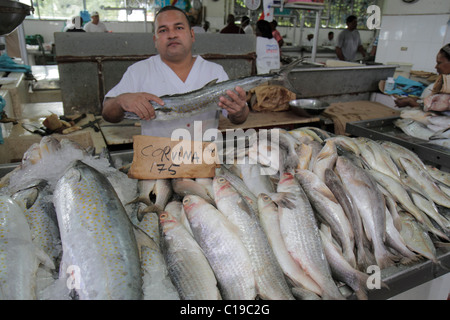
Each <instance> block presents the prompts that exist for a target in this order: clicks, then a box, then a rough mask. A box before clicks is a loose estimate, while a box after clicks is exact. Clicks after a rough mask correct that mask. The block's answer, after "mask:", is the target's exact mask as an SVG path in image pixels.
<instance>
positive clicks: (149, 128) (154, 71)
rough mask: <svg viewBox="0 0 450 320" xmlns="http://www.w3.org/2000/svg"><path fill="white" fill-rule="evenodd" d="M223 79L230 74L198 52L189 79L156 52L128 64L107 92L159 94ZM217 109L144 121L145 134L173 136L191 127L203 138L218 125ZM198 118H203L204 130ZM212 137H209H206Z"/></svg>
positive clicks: (188, 90) (192, 133) (180, 90)
mask: <svg viewBox="0 0 450 320" xmlns="http://www.w3.org/2000/svg"><path fill="white" fill-rule="evenodd" d="M216 79H217V82H222V81H226V80H228V79H229V78H228V75H227V73H226V72H225V70H224V69H223V67H222V66H221V65H219V64H216V63H213V62H210V61H206V60H204V59H203V58H202V57H201V56H197V57H196V60H195V63H194V65H193V66H192V69H191V72H190V73H189V76H188V77H187V79H186V81H185V82H183V81H182V80H181V79H180V78H179V77H178V76H177V74H176V73H175V72H174V71H173V70H172V69H171V68H170V67H169V66H168V65H167V64H165V63H164V62H163V61H162V60H161V57H160V55H156V56H152V57H150V58H148V59H145V60H142V61H139V62H136V63H134V64H133V65H131V66H130V67H128V69H127V71H126V72H125V73H124V75H123V77H122V79H121V80H120V82H119V83H118V84H117V85H116V86H115V87H114V88H112V89H111V90H110V91H109V92H108V93H107V94H106V96H105V98H108V97H116V96H118V95H120V94H123V93H136V92H147V93H151V94H154V95H156V96H158V97H161V96H164V95H171V94H178V93H187V92H190V91H194V90H197V89H200V88H202V87H204V86H205V85H206V84H207V83H209V82H211V81H212V80H216ZM216 116H217V111H216V110H212V111H206V112H203V113H198V114H196V115H194V116H192V117H187V118H182V119H175V120H170V121H152V120H148V121H144V120H142V121H141V132H142V135H148V136H158V137H169V138H170V137H171V136H172V132H173V130H175V129H182V128H184V129H187V130H188V131H189V132H190V134H191V137H192V140H194V137H198V138H202V135H203V133H204V132H205V130H207V129H209V128H215V129H216V128H217V124H216V123H215V119H216ZM194 121H203V125H202V128H201V132H200V131H199V128H198V126H197V127H195V129H196V131H194ZM204 140H209V139H204Z"/></svg>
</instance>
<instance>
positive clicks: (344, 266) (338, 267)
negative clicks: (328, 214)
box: [319, 224, 369, 300]
mask: <svg viewBox="0 0 450 320" xmlns="http://www.w3.org/2000/svg"><path fill="white" fill-rule="evenodd" d="M319 232H320V237H321V239H322V243H323V248H324V252H325V256H326V257H327V260H328V262H329V264H330V268H331V272H332V274H333V276H334V277H335V279H336V280H339V281H342V282H344V283H345V284H347V285H348V286H349V287H350V288H352V289H353V291H354V292H355V294H356V297H357V298H358V299H359V300H367V299H368V296H367V291H368V289H367V279H368V278H369V276H368V275H367V274H365V273H362V272H361V271H359V270H357V269H355V268H354V267H352V266H351V265H350V264H349V263H348V262H347V260H346V259H345V258H344V256H343V255H342V252H341V251H340V248H338V247H337V246H336V244H334V243H333V237H332V235H331V230H330V228H329V227H328V226H325V225H324V224H322V225H321V227H320V230H319Z"/></svg>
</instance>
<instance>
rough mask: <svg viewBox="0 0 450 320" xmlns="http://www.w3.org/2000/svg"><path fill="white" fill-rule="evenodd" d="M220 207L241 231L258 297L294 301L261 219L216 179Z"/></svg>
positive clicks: (223, 181)
mask: <svg viewBox="0 0 450 320" xmlns="http://www.w3.org/2000/svg"><path fill="white" fill-rule="evenodd" d="M213 186H214V193H215V199H216V204H217V208H218V209H219V210H220V211H221V212H222V213H223V214H224V215H225V216H226V217H227V218H228V220H230V221H231V222H232V223H233V224H234V225H235V226H236V227H237V228H238V229H239V237H240V238H241V240H242V242H243V243H244V246H245V247H246V248H247V251H248V253H249V255H250V259H251V260H250V261H251V263H252V267H253V273H254V274H255V280H256V287H257V290H258V295H259V296H260V297H261V298H262V299H270V300H287V299H292V300H293V299H294V297H293V296H292V294H291V292H290V290H289V287H288V285H287V283H286V280H285V279H284V274H283V271H282V269H281V267H280V265H279V263H278V261H277V259H276V256H275V254H274V253H273V250H272V248H271V246H270V244H269V241H268V239H267V236H266V234H265V232H264V230H263V228H262V227H261V224H260V223H259V220H258V217H257V215H256V213H255V212H253V211H252V210H251V209H250V207H249V206H247V204H246V202H245V201H244V199H242V196H241V195H240V194H239V193H238V192H237V191H236V189H234V188H233V187H232V186H231V184H230V182H229V181H228V180H226V179H225V178H224V177H221V176H218V177H215V178H214V180H213Z"/></svg>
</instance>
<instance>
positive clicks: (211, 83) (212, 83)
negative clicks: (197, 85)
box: [203, 79, 219, 88]
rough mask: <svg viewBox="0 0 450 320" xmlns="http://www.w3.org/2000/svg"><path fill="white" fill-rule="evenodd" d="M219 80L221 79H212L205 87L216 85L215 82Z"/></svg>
mask: <svg viewBox="0 0 450 320" xmlns="http://www.w3.org/2000/svg"><path fill="white" fill-rule="evenodd" d="M217 81H219V79H214V80H211V81H210V82H208V83H207V84H205V85H204V86H203V88H207V87H211V86H213V85H215V84H216V83H217Z"/></svg>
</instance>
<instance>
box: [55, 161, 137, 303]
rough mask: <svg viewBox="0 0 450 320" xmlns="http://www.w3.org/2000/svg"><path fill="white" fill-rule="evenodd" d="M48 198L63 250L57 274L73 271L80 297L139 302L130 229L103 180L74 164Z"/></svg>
mask: <svg viewBox="0 0 450 320" xmlns="http://www.w3.org/2000/svg"><path fill="white" fill-rule="evenodd" d="M53 199H54V200H53V201H54V204H55V209H56V214H57V217H58V224H59V229H60V233H61V241H62V246H63V260H62V266H61V271H60V273H61V275H60V276H61V277H64V275H66V272H74V273H75V274H74V275H73V277H74V279H75V282H76V283H77V285H76V286H75V287H74V288H75V290H76V292H77V293H78V296H79V298H80V299H133V300H134V299H140V298H142V278H141V270H140V261H139V253H138V247H137V243H136V238H135V235H134V232H133V226H132V223H131V221H130V220H129V218H128V216H127V213H126V210H125V208H124V207H123V205H122V203H121V201H120V199H119V197H118V196H117V194H116V192H115V190H114V188H113V187H112V185H111V183H110V182H109V181H108V180H107V179H106V177H105V176H103V175H102V174H101V173H100V172H98V171H97V170H95V169H93V168H92V167H90V166H88V165H86V164H84V163H82V162H81V161H77V162H76V163H75V164H74V165H72V166H71V167H69V168H68V169H67V171H66V172H65V173H64V175H63V176H62V177H61V178H60V179H59V180H58V183H57V184H56V187H55V191H54V198H53ZM74 266H75V267H76V268H77V270H78V271H77V272H75V271H74V270H72V269H70V267H74Z"/></svg>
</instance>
